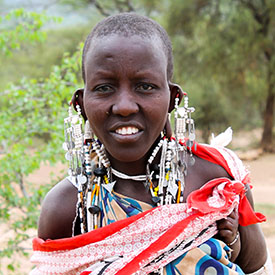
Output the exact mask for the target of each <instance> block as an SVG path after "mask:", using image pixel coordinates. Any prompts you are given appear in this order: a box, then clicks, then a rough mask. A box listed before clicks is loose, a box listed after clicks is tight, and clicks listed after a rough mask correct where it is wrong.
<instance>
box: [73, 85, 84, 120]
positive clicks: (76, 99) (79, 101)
mask: <svg viewBox="0 0 275 275" xmlns="http://www.w3.org/2000/svg"><path fill="white" fill-rule="evenodd" d="M83 94H84V89H82V88H81V89H77V90H76V91H75V92H74V94H73V97H72V100H71V103H72V104H73V106H74V109H75V110H76V105H79V106H80V109H81V115H82V117H83V118H84V120H85V121H86V120H87V116H86V113H85V110H84V104H83Z"/></svg>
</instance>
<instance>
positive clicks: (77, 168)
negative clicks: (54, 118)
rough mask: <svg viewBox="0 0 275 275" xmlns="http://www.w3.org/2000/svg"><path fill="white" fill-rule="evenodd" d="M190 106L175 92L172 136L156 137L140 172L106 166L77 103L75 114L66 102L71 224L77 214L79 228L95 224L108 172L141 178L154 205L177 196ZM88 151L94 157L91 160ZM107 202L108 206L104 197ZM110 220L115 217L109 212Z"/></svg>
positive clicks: (188, 144)
mask: <svg viewBox="0 0 275 275" xmlns="http://www.w3.org/2000/svg"><path fill="white" fill-rule="evenodd" d="M194 110H195V109H194V108H192V107H188V97H187V94H186V93H185V94H184V106H183V107H179V96H177V97H176V100H175V138H171V139H168V138H166V137H165V136H164V137H162V138H161V139H160V141H159V142H158V144H157V145H156V147H155V148H154V150H153V151H152V154H151V156H150V157H149V158H148V161H147V164H146V174H145V175H135V176H130V175H126V174H124V173H122V172H120V171H117V170H115V169H114V168H112V167H111V164H110V161H109V160H108V158H107V156H106V153H105V149H104V145H103V144H101V143H100V142H99V141H98V140H96V139H95V137H94V134H93V131H92V129H91V127H90V124H89V122H88V121H86V123H85V131H84V133H83V131H82V128H83V125H82V117H81V110H80V106H79V105H76V111H77V114H73V112H72V107H71V105H70V106H69V112H68V113H69V115H68V117H67V118H65V119H64V128H65V129H64V130H65V142H64V144H63V148H64V149H65V150H66V151H67V153H66V155H65V157H66V159H67V160H69V170H68V174H69V176H70V179H71V180H72V181H73V182H74V183H75V185H76V186H77V187H78V201H77V207H76V218H75V221H74V224H73V229H74V227H75V222H76V219H77V217H78V218H79V221H80V229H81V233H85V232H89V231H91V230H94V229H96V228H98V226H99V224H100V223H99V221H100V219H102V217H104V216H105V214H104V213H106V209H105V206H104V203H102V200H103V196H104V194H103V193H104V192H109V193H111V192H113V188H114V185H115V181H113V179H112V175H114V176H116V177H117V178H121V179H124V180H134V181H142V182H143V183H144V185H145V187H146V189H148V190H149V192H150V193H151V196H152V203H153V204H155V205H163V204H171V203H180V202H183V199H184V198H183V194H184V186H185V185H184V177H185V175H186V168H187V165H186V154H187V150H188V151H189V152H190V157H192V150H191V148H192V146H193V144H194V139H195V132H194V131H195V127H194V121H193V119H192V118H191V113H192V112H194ZM160 149H162V150H160ZM158 154H160V162H159V164H156V163H154V160H155V158H156V156H157V155H158ZM94 157H96V158H97V160H96V161H94ZM190 157H189V158H190ZM104 190H105V191H104ZM107 205H108V207H110V203H109V202H108V201H107ZM114 220H116V218H115V217H114ZM73 234H74V230H73Z"/></svg>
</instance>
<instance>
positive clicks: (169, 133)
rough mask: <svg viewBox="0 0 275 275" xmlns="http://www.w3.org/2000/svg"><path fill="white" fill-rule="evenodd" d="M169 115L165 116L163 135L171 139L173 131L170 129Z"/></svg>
mask: <svg viewBox="0 0 275 275" xmlns="http://www.w3.org/2000/svg"><path fill="white" fill-rule="evenodd" d="M169 116H170V114H168V116H167V120H166V123H165V126H164V135H165V136H166V137H167V138H168V139H171V137H172V134H173V131H172V127H171V123H170V117H169Z"/></svg>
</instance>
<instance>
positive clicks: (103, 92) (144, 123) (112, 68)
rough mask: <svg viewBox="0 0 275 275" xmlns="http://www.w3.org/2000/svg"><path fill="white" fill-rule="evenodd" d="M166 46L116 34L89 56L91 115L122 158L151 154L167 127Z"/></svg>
mask: <svg viewBox="0 0 275 275" xmlns="http://www.w3.org/2000/svg"><path fill="white" fill-rule="evenodd" d="M161 45H162V44H161V42H160V41H159V39H158V38H156V39H145V38H141V37H139V36H131V37H123V36H120V35H115V34H113V35H110V36H107V37H103V38H97V39H96V40H93V41H92V43H91V45H90V48H89V50H88V53H87V55H86V62H85V64H84V66H85V77H86V85H85V90H84V109H85V113H86V115H87V118H88V120H89V122H90V124H91V127H92V129H93V131H94V133H95V135H96V136H97V137H98V138H99V140H100V141H101V142H102V143H103V144H104V145H105V148H106V150H107V151H108V153H109V154H110V155H111V157H112V158H114V159H116V160H119V161H122V162H133V161H138V160H139V159H141V158H143V157H145V156H146V154H147V152H148V151H149V150H150V148H151V146H152V145H153V143H154V142H155V141H156V139H157V138H158V136H159V135H160V132H161V131H162V130H163V128H164V125H165V122H166V120H167V113H168V107H169V102H170V91H169V86H168V80H167V73H166V69H167V61H166V60H167V58H166V56H165V54H164V51H163V48H162V47H161Z"/></svg>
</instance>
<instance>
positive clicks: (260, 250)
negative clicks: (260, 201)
mask: <svg viewBox="0 0 275 275" xmlns="http://www.w3.org/2000/svg"><path fill="white" fill-rule="evenodd" d="M247 189H248V191H247V193H246V196H247V198H248V200H249V202H250V204H251V206H252V207H253V208H254V204H253V198H252V193H251V190H250V188H249V186H248V185H247ZM218 229H219V237H220V239H221V240H223V241H224V242H225V243H227V244H230V243H232V242H234V239H235V238H236V236H237V232H239V238H238V239H237V241H236V242H234V244H232V245H229V247H230V248H231V249H232V250H233V252H232V255H231V261H233V262H235V263H236V264H238V265H239V266H240V267H241V268H242V270H243V271H244V272H245V273H251V272H255V271H256V270H258V269H260V268H261V267H262V266H263V265H264V264H265V262H266V258H267V253H266V251H267V250H266V244H265V239H264V236H263V233H262V231H261V228H260V226H259V225H258V224H253V225H249V226H239V225H238V214H237V212H236V211H233V212H232V213H231V214H230V215H229V216H228V218H227V219H223V220H221V221H219V222H218Z"/></svg>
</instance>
